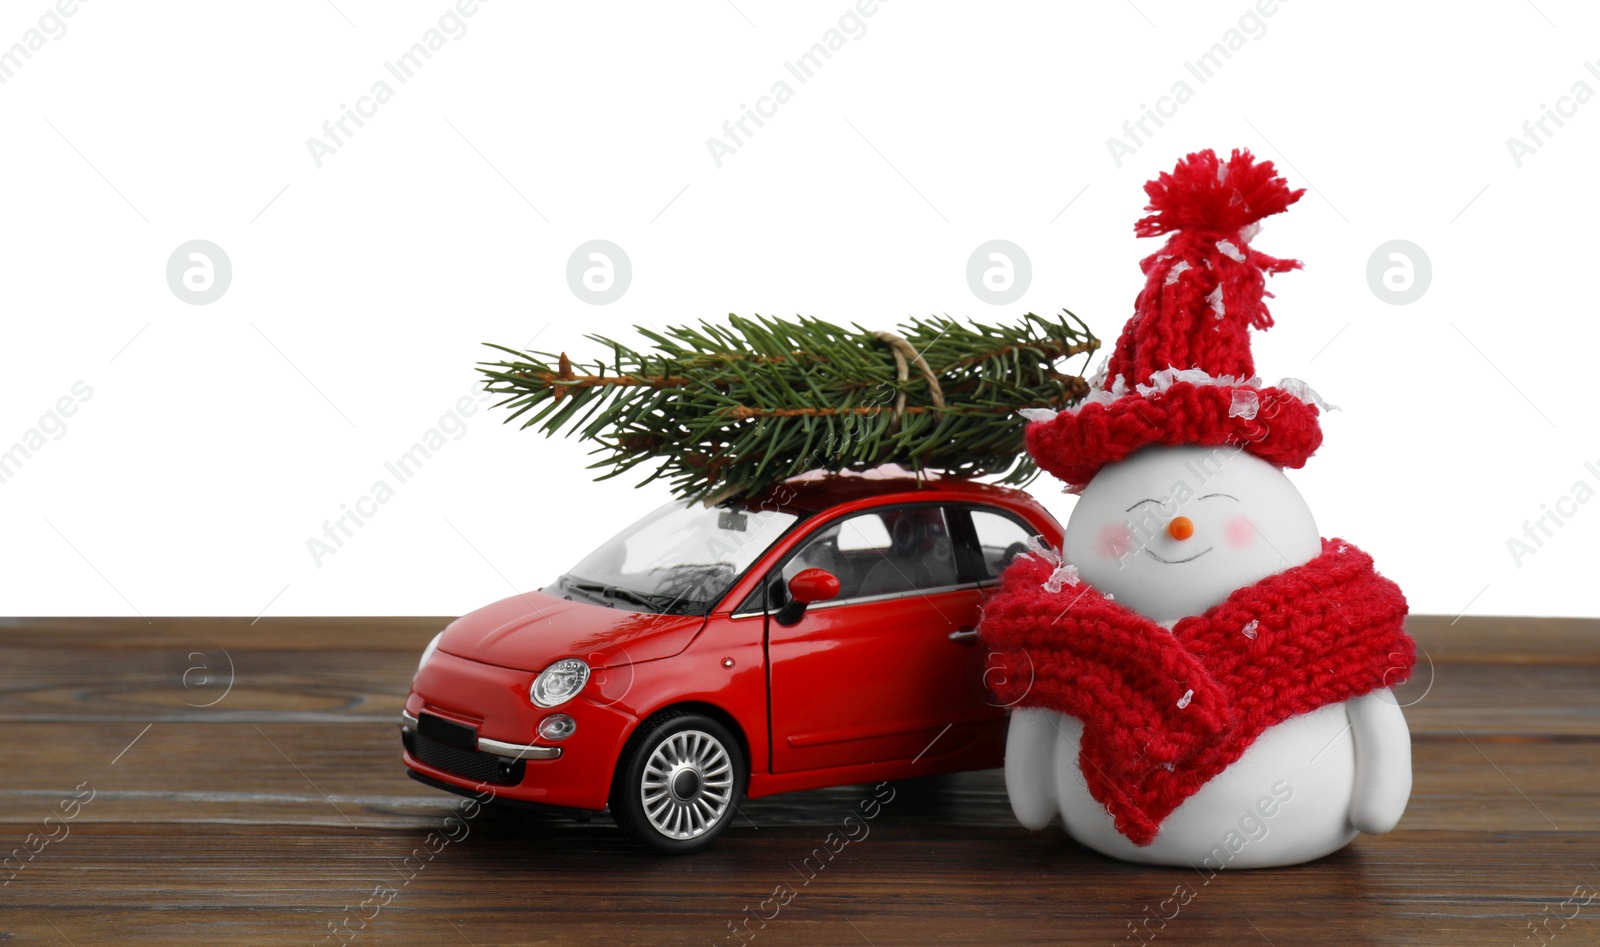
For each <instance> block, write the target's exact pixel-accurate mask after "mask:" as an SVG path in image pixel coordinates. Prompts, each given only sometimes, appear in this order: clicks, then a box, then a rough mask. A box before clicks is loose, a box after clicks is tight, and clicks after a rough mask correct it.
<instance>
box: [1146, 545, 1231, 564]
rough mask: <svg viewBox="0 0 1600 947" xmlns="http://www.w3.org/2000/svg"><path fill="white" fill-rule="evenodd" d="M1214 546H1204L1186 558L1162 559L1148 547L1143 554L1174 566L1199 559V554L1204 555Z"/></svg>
mask: <svg viewBox="0 0 1600 947" xmlns="http://www.w3.org/2000/svg"><path fill="white" fill-rule="evenodd" d="M1215 548H1217V547H1215V546H1207V547H1206V548H1204V549H1202V550H1200V551H1199V552H1197V553H1195V554H1194V555H1192V556H1190V557H1189V558H1187V559H1163V558H1161V557H1160V556H1158V555H1156V554H1155V553H1154V552H1152V551H1151V550H1149V549H1146V550H1145V554H1146V555H1148V556H1149V557H1150V558H1151V559H1154V560H1155V561H1157V562H1164V563H1166V564H1167V565H1169V566H1175V565H1177V564H1178V563H1180V562H1193V561H1195V560H1196V559H1199V558H1200V557H1201V556H1203V555H1205V554H1206V553H1208V552H1210V551H1211V550H1213V549H1215Z"/></svg>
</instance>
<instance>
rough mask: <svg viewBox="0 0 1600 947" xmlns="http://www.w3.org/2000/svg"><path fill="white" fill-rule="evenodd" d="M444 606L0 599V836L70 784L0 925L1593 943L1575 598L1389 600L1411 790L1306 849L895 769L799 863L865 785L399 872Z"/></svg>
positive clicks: (369, 934)
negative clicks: (374, 898)
mask: <svg viewBox="0 0 1600 947" xmlns="http://www.w3.org/2000/svg"><path fill="white" fill-rule="evenodd" d="M446 621H447V620H446V619H438V618H422V619H385V618H362V619H262V620H260V621H259V622H256V623H252V622H251V621H250V620H248V619H154V620H152V621H151V622H149V623H145V622H143V621H140V620H138V619H131V620H121V619H112V620H106V619H49V620H18V619H8V620H3V621H0V750H3V753H4V755H3V759H4V765H0V853H3V852H5V851H9V850H11V849H14V848H16V847H18V846H23V845H24V840H25V839H26V838H27V836H28V834H29V833H30V832H41V831H46V829H45V821H44V820H45V819H46V817H47V816H50V815H51V813H52V812H57V811H59V810H60V806H61V804H62V802H63V800H64V799H65V798H66V797H68V796H70V795H71V794H72V793H73V792H74V791H75V789H76V788H77V787H81V786H88V787H92V788H93V790H94V793H95V796H94V798H93V800H92V801H91V802H89V803H88V804H87V805H85V806H83V807H82V809H81V811H80V812H79V814H78V816H77V817H76V818H74V819H72V820H71V822H70V834H68V835H67V836H66V837H64V838H61V839H60V840H59V841H56V842H52V843H50V844H49V845H47V846H46V847H45V848H44V849H43V850H42V851H40V852H39V853H38V854H37V855H36V856H35V858H34V859H33V860H32V861H30V862H28V863H27V864H26V866H25V867H23V868H22V869H21V870H20V871H16V872H15V877H14V878H11V879H10V881H9V882H8V883H6V884H4V885H3V886H0V942H4V943H7V944H10V943H18V944H24V943H39V944H43V943H57V944H59V943H66V942H68V939H70V942H71V943H73V944H77V945H87V944H99V943H118V944H122V943H128V944H173V943H182V942H190V941H204V942H227V943H247V944H248V943H273V944H281V943H285V942H288V943H306V944H316V943H328V944H333V943H340V942H341V939H340V938H335V937H333V936H331V935H330V934H329V930H328V925H329V923H330V922H332V923H337V922H338V921H339V920H340V919H341V918H342V917H343V916H345V913H346V907H347V906H349V907H350V908H351V909H352V910H355V911H356V914H357V915H359V908H358V906H359V905H360V904H361V902H362V900H363V899H365V898H368V897H370V896H371V895H372V892H373V889H374V886H387V887H389V888H391V889H392V890H393V891H394V892H395V893H394V894H393V896H392V900H391V901H390V902H389V903H388V904H386V905H383V906H382V907H381V910H380V911H379V912H378V913H377V915H376V916H375V917H373V919H372V920H370V921H368V922H367V926H366V927H365V928H363V929H360V930H359V935H358V936H354V937H353V938H352V936H351V935H349V934H346V935H345V937H344V938H343V939H342V940H343V942H353V943H358V944H365V943H394V944H412V943H421V942H427V943H435V942H444V943H451V942H462V943H471V944H475V945H480V947H486V945H491V944H528V943H533V944H576V943H607V944H658V943H695V944H735V943H739V942H740V941H741V938H736V937H734V936H733V935H732V934H731V933H730V932H729V928H728V924H729V922H733V923H735V924H737V923H739V922H740V921H741V920H742V919H744V918H746V917H750V918H752V919H751V921H750V925H751V926H750V928H749V929H747V930H746V931H745V934H744V936H743V938H742V940H743V942H745V943H751V944H757V945H766V944H773V945H785V944H807V945H811V944H851V945H860V944H870V945H873V947H884V945H892V944H973V943H984V944H990V943H994V944H1002V943H1004V944H1010V943H1017V944H1061V943H1070V944H1077V943H1111V944H1138V943H1174V944H1177V943H1183V944H1229V945H1236V944H1250V943H1257V942H1265V943H1270V944H1277V945H1286V944H1312V945H1317V944H1480V943H1482V944H1489V943H1494V944H1506V943H1510V944H1513V945H1518V944H1524V943H1527V944H1537V943H1539V942H1540V940H1541V939H1542V940H1545V941H1547V942H1549V943H1552V944H1555V945H1562V944H1567V943H1570V944H1584V943H1600V920H1596V918H1600V897H1597V898H1596V899H1595V900H1594V901H1592V902H1591V903H1589V904H1587V905H1585V906H1583V907H1582V908H1581V910H1580V912H1579V913H1578V914H1577V916H1575V917H1574V918H1572V919H1571V920H1569V921H1567V922H1566V924H1567V926H1566V927H1565V928H1557V927H1556V926H1555V925H1556V924H1558V923H1560V918H1559V917H1554V918H1551V913H1550V912H1552V911H1555V912H1559V906H1560V905H1561V903H1562V901H1563V900H1564V899H1567V898H1569V897H1570V896H1571V895H1572V894H1573V891H1574V889H1580V890H1592V891H1597V892H1600V867H1597V866H1600V806H1597V805H1596V802H1597V787H1600V780H1597V776H1600V622H1584V621H1568V620H1549V619H1469V618H1463V619H1460V620H1459V621H1455V620H1453V619H1450V618H1441V617H1430V616H1413V618H1412V620H1411V627H1412V632H1413V634H1414V635H1415V636H1416V638H1417V639H1418V642H1419V644H1421V645H1422V646H1423V649H1424V651H1425V652H1426V654H1427V655H1428V656H1429V657H1431V659H1432V662H1431V670H1430V664H1429V662H1428V661H1427V660H1424V662H1423V663H1422V665H1421V666H1419V669H1418V674H1417V677H1416V678H1415V679H1414V680H1413V681H1412V682H1410V683H1408V684H1406V685H1405V686H1404V687H1402V688H1400V690H1399V695H1400V698H1401V700H1402V702H1403V703H1406V704H1408V705H1409V706H1408V707H1407V709H1406V714H1407V717H1408V720H1409V721H1410V723H1411V726H1412V730H1413V737H1414V739H1413V753H1414V759H1415V767H1414V769H1415V780H1416V783H1415V789H1414V792H1413V797H1412V802H1411V806H1410V808H1409V809H1408V811H1407V814H1406V817H1405V819H1404V820H1403V821H1402V823H1401V826H1400V829H1399V830H1398V831H1396V832H1395V833H1393V834H1391V835H1388V836H1384V837H1381V838H1370V837H1363V838H1360V839H1358V840H1357V841H1356V842H1355V843H1353V844H1352V845H1351V846H1350V847H1349V848H1347V849H1346V850H1344V851H1342V852H1339V853H1337V854H1335V855H1333V856H1330V857H1328V858H1326V859H1322V860H1320V861H1318V862H1315V863H1313V864H1310V865H1305V866H1299V867H1296V868H1290V869H1282V870H1270V871H1255V872H1227V873H1223V874H1221V875H1218V876H1216V877H1214V878H1210V879H1207V878H1205V877H1203V876H1202V875H1200V874H1197V873H1195V872H1193V871H1187V870H1172V869H1150V868H1141V867H1138V866H1132V865H1125V864H1121V863H1118V862H1113V861H1110V860H1107V859H1104V858H1101V857H1099V856H1097V855H1094V854H1093V853H1090V852H1087V851H1085V850H1083V849H1081V848H1079V847H1077V846H1075V845H1074V844H1073V843H1072V842H1071V841H1070V840H1069V839H1067V838H1066V837H1065V836H1064V834H1062V833H1061V832H1060V830H1059V829H1058V828H1056V827H1051V828H1049V829H1046V830H1044V831H1041V832H1036V833H1035V832H1028V831H1026V830H1024V829H1022V828H1021V827H1020V826H1018V825H1017V824H1016V822H1015V820H1014V819H1013V818H1012V816H1011V813H1010V808H1009V803H1008V802H1007V800H1006V797H1005V792H1004V785H1003V781H1002V779H1001V777H1000V774H999V773H998V772H997V771H989V772H984V773H966V774H959V775H955V776H951V777H942V778H937V779H932V780H922V781H914V782H908V783H901V784H897V786H896V791H897V795H896V797H895V800H894V801H893V802H892V803H891V804H890V805H887V806H885V807H884V809H883V812H882V815H881V816H880V817H879V818H878V819H877V820H875V821H874V822H873V823H872V824H871V827H870V835H868V836H867V837H865V838H862V839H861V840H859V841H858V842H855V843H852V844H851V845H849V846H848V847H846V848H845V849H844V850H843V851H842V852H841V853H840V854H839V855H838V856H837V857H836V858H835V859H834V860H833V861H831V862H829V863H828V864H827V867H826V868H824V869H822V870H821V871H817V872H815V876H814V877H813V878H811V879H810V880H809V881H807V878H806V874H805V873H802V872H800V871H799V870H798V869H797V868H796V867H795V866H796V865H798V864H801V863H803V860H804V859H806V858H807V857H808V856H809V855H811V854H812V853H813V852H815V851H816V850H817V849H818V847H820V846H823V840H824V839H825V838H826V837H827V835H828V833H829V832H832V831H835V830H837V829H839V828H841V827H842V825H843V818H844V816H845V814H847V813H849V812H851V811H853V810H854V808H855V806H856V803H857V802H858V801H859V799H860V798H862V795H863V793H864V792H865V791H866V790H865V789H864V788H863V787H836V788H833V789H827V790H819V791H816V792H808V793H794V794H789V795H783V796H775V797H769V798H767V799H762V800H757V801H755V802H753V803H747V804H746V805H745V807H744V808H743V816H744V817H743V818H741V819H740V820H739V821H737V822H736V823H735V825H734V827H733V829H732V831H731V832H730V833H729V834H728V836H727V837H726V838H725V839H724V840H723V842H722V843H721V844H720V845H719V846H718V847H717V848H715V849H713V850H712V851H710V852H707V853H704V854H702V855H699V856H695V857H692V858H687V859H661V858H657V857H655V856H651V855H648V854H646V853H644V852H643V851H642V850H640V849H638V848H637V847H635V846H633V845H632V844H631V843H629V842H628V841H626V840H625V839H624V838H623V837H622V836H621V834H620V833H619V832H617V831H616V830H615V828H614V827H613V826H612V825H611V824H610V821H609V819H608V818H607V817H605V816H600V817H598V818H595V819H594V820H592V821H590V822H588V823H579V822H575V821H571V820H568V819H563V818H558V817H552V816H548V815H542V814H530V813H526V812H520V811H511V812H496V811H494V810H492V809H485V810H484V811H482V812H481V813H478V814H476V815H474V816H473V817H472V818H470V819H468V820H467V821H466V822H465V823H448V824H451V825H458V826H462V827H463V828H464V829H465V830H466V835H465V837H463V838H460V839H459V840H458V841H454V842H451V843H450V844H449V845H447V846H445V847H444V848H443V849H442V850H441V851H439V853H438V854H437V855H435V856H434V857H433V858H431V859H429V860H428V861H427V862H426V866H425V867H424V868H422V869H420V870H417V871H415V872H414V877H412V878H411V879H410V880H409V881H405V882H403V883H402V879H403V878H404V876H403V875H401V874H398V873H397V872H398V871H399V870H398V869H397V868H396V867H395V866H396V865H399V864H401V863H403V860H404V859H406V858H407V857H408V856H410V855H411V854H412V853H413V852H416V851H418V850H422V851H424V852H425V851H426V849H427V844H426V840H427V839H428V838H429V833H431V832H434V833H436V832H440V831H442V830H444V829H445V827H446V825H447V823H446V819H447V817H449V816H450V815H451V814H452V813H457V814H459V809H458V808H457V806H458V800H456V799H455V798H454V797H451V796H449V795H447V794H443V793H439V792H436V791H433V790H431V789H428V788H426V787H423V786H420V785H418V784H416V783H415V782H413V781H411V780H409V779H407V778H406V777H405V774H404V771H403V767H401V765H400V764H399V758H398V757H399V748H398V739H397V733H396V726H395V717H396V715H397V714H398V711H399V708H400V705H401V701H402V699H403V698H404V695H405V692H406V690H407V687H408V684H409V680H410V677H411V672H412V670H413V669H414V668H415V660H416V655H417V654H418V652H419V651H420V649H421V647H422V646H423V644H424V643H425V642H426V641H427V639H428V638H429V637H430V636H431V635H432V634H434V633H435V632H436V631H437V630H438V629H439V628H440V627H442V626H443V624H444V623H445V622H446ZM197 653H198V654H200V655H201V656H202V658H201V659H202V660H204V661H207V662H210V664H209V666H210V667H211V668H212V669H213V670H214V669H216V668H220V667H221V666H222V663H221V662H220V661H218V659H219V658H221V657H222V656H223V655H224V653H225V655H226V657H227V659H228V662H227V663H228V666H229V667H231V669H232V671H231V673H230V674H229V675H228V676H227V683H228V684H230V685H231V689H224V687H223V684H222V679H221V678H218V679H216V680H211V681H208V682H207V683H202V684H198V685H197V684H195V683H194V681H195V677H194V675H193V674H192V673H191V674H190V675H189V678H188V683H189V686H185V683H186V680H185V673H186V672H190V671H192V669H193V667H194V661H195V660H197V659H196V658H194V655H195V654H197ZM224 690H225V696H223V694H224ZM217 697H220V698H221V699H219V700H215V701H214V702H213V698H217ZM208 703H209V706H208V705H207V704H208ZM452 831H453V832H454V833H456V834H459V831H460V830H459V829H456V830H452ZM8 874H10V872H0V879H5V878H6V877H7V875H8ZM780 885H789V886H791V888H790V889H789V890H792V892H793V895H792V900H791V901H790V902H789V903H788V904H787V905H786V906H782V907H781V910H780V911H779V913H778V915H777V917H776V918H775V919H773V920H771V921H769V922H767V924H766V926H765V927H756V926H755V925H756V924H757V923H758V921H757V920H756V919H755V918H754V916H753V915H752V914H750V913H747V912H746V911H745V907H746V905H748V906H750V908H751V910H752V911H754V910H759V909H760V905H761V904H762V901H763V899H769V898H771V897H772V895H773V893H774V889H775V888H777V887H778V886H780ZM1180 886H1188V888H1189V890H1190V891H1192V896H1191V897H1190V898H1189V899H1188V901H1187V903H1184V904H1182V905H1181V906H1180V910H1178V912H1177V913H1176V914H1175V915H1174V916H1172V917H1171V918H1170V919H1166V921H1165V926H1161V920H1162V919H1161V918H1159V916H1158V915H1157V914H1156V913H1153V912H1159V911H1160V909H1161V908H1160V906H1161V905H1162V902H1163V901H1164V900H1166V899H1170V898H1171V897H1172V895H1173V894H1174V891H1175V889H1178V888H1179V887H1180ZM1585 886H1586V887H1585ZM770 910H771V905H770V902H769V908H768V913H770ZM1541 912H1543V913H1541ZM1541 916H1543V917H1546V918H1551V920H1549V921H1548V923H1549V924H1550V925H1551V926H1550V927H1548V928H1545V929H1544V932H1543V936H1542V938H1535V937H1533V936H1532V935H1531V934H1530V933H1529V930H1528V928H1527V925H1528V923H1529V922H1530V921H1535V920H1537V919H1538V918H1540V917H1541ZM352 923H354V921H352ZM1130 923H1132V924H1134V925H1137V926H1138V931H1137V932H1135V931H1134V930H1133V929H1131V928H1130V927H1129V926H1128V925H1129V924H1130Z"/></svg>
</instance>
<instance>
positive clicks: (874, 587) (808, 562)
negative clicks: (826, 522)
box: [783, 504, 959, 601]
mask: <svg viewBox="0 0 1600 947" xmlns="http://www.w3.org/2000/svg"><path fill="white" fill-rule="evenodd" d="M803 569H826V570H827V571H828V572H831V573H833V575H834V576H835V577H837V578H838V580H839V595H838V598H837V599H836V601H845V600H847V599H854V598H867V597H869V596H875V595H891V594H895V593H903V592H916V591H924V590H927V589H937V588H943V587H946V586H951V585H955V584H957V583H958V581H959V580H958V578H957V570H956V559H955V550H954V546H953V544H952V542H951V539H950V531H949V529H948V526H947V524H946V522H945V517H944V510H943V509H942V508H941V507H939V506H935V505H931V504H929V505H917V506H904V507H895V508H892V509H886V510H871V511H868V512H865V513H858V514H856V515H854V516H850V517H846V518H845V519H842V520H840V521H839V522H837V523H834V524H833V525H831V526H829V527H827V528H825V529H823V530H822V531H821V532H820V533H817V534H816V535H815V536H813V537H811V539H809V540H808V541H807V542H806V543H805V545H804V546H802V547H801V548H800V550H799V552H797V553H796V554H795V555H794V556H793V557H791V558H790V559H789V561H788V563H787V564H785V566H784V568H783V581H784V582H785V583H787V582H788V581H789V580H790V579H791V578H793V577H794V576H795V575H796V574H797V573H799V572H800V571H801V570H803Z"/></svg>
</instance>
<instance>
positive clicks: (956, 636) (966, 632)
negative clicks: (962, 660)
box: [950, 628, 978, 644]
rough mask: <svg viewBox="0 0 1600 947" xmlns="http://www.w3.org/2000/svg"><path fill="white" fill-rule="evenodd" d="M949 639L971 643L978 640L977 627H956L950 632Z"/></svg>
mask: <svg viewBox="0 0 1600 947" xmlns="http://www.w3.org/2000/svg"><path fill="white" fill-rule="evenodd" d="M950 640H951V641H959V642H961V643H962V644H973V643H974V642H976V641H977V640H978V629H976V628H957V629H956V630H955V631H952V632H950Z"/></svg>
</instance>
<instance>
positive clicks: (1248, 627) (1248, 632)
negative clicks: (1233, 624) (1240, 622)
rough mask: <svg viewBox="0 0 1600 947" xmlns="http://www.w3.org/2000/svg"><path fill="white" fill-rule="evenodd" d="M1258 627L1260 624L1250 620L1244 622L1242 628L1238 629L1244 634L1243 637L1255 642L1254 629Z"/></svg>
mask: <svg viewBox="0 0 1600 947" xmlns="http://www.w3.org/2000/svg"><path fill="white" fill-rule="evenodd" d="M1260 625H1261V623H1260V622H1258V621H1256V620H1255V619H1254V618H1252V619H1250V620H1249V621H1247V622H1245V623H1244V627H1243V628H1241V629H1239V630H1240V631H1242V632H1244V636H1245V637H1246V638H1249V639H1250V640H1251V641H1254V640H1256V629H1257V628H1258V627H1260Z"/></svg>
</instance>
